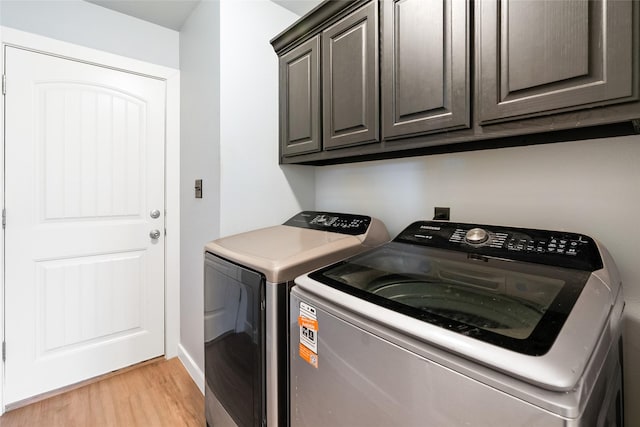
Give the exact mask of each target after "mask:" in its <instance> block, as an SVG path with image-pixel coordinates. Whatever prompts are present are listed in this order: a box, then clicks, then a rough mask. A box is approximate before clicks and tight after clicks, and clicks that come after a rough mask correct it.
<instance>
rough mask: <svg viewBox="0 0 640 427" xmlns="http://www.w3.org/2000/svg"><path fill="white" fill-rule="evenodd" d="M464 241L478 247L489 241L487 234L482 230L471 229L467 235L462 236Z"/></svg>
mask: <svg viewBox="0 0 640 427" xmlns="http://www.w3.org/2000/svg"><path fill="white" fill-rule="evenodd" d="M464 238H465V240H466V241H467V242H469V243H471V244H473V245H479V244H481V243H484V242H486V241H487V240H489V233H487V232H486V231H485V230H483V229H482V228H472V229H471V230H469V231H467V234H466V235H465V236H464Z"/></svg>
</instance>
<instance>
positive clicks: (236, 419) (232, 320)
mask: <svg viewBox="0 0 640 427" xmlns="http://www.w3.org/2000/svg"><path fill="white" fill-rule="evenodd" d="M388 240H389V234H388V233H387V230H386V228H385V226H384V224H382V222H380V221H379V220H377V219H375V218H371V217H369V216H364V215H351V214H344V213H333V212H311V211H305V212H301V213H299V214H298V215H295V216H294V217H293V218H291V219H290V220H288V221H287V222H285V223H284V224H283V225H276V226H273V227H267V228H262V229H258V230H253V231H249V232H246V233H241V234H236V235H233V236H229V237H224V238H221V239H217V240H215V241H213V242H211V243H209V244H207V245H206V247H205V273H204V278H205V284H204V333H205V339H204V351H205V406H206V418H207V424H208V425H210V426H214V425H215V426H227V425H238V426H242V427H245V426H265V425H267V426H286V425H287V424H288V421H287V414H288V409H287V384H288V381H287V372H288V370H287V343H288V334H287V331H288V327H287V325H288V297H289V290H290V288H291V286H292V285H293V279H294V278H295V277H296V276H298V275H300V274H303V273H306V272H308V271H311V270H314V269H316V268H319V267H322V266H325V265H328V264H331V263H333V262H336V261H338V260H340V259H343V258H346V257H349V256H351V255H355V254H357V253H360V252H362V251H365V250H367V249H370V248H372V247H375V246H377V245H380V244H382V243H384V242H386V241H388Z"/></svg>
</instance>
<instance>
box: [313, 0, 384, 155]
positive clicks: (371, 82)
mask: <svg viewBox="0 0 640 427" xmlns="http://www.w3.org/2000/svg"><path fill="white" fill-rule="evenodd" d="M378 86H379V80H378V4H377V3H375V2H371V3H369V4H368V5H366V6H364V7H362V8H360V9H358V10H356V11H355V12H353V13H351V14H350V15H348V16H347V17H346V18H343V19H342V20H341V21H339V22H337V23H335V24H334V25H332V26H331V27H329V28H327V29H326V30H324V31H323V32H322V88H323V90H322V105H323V132H324V139H323V142H324V148H327V149H330V148H336V147H344V146H349V145H356V144H363V143H368V142H377V141H378V140H379V125H378V123H379V119H378V117H379V113H378V105H379V101H378V99H379V95H378Z"/></svg>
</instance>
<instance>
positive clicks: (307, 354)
mask: <svg viewBox="0 0 640 427" xmlns="http://www.w3.org/2000/svg"><path fill="white" fill-rule="evenodd" d="M299 349H300V350H299V351H300V357H302V358H303V359H304V360H305V361H306V362H307V363H308V364H309V365H311V366H313V367H314V368H317V367H318V355H317V354H315V353H314V352H313V351H311V350H309V349H308V348H307V347H306V346H305V345H304V344H302V343H301V344H300V346H299Z"/></svg>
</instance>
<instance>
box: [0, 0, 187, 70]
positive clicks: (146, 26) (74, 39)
mask: <svg viewBox="0 0 640 427" xmlns="http://www.w3.org/2000/svg"><path fill="white" fill-rule="evenodd" d="M0 10H1V13H0V19H1V20H0V24H2V25H4V26H7V27H11V28H15V29H18V30H22V31H27V32H30V33H35V34H39V35H42V36H47V37H51V38H54V39H57V40H62V41H66V42H70V43H75V44H79V45H82V46H87V47H91V48H94V49H98V50H102V51H105V52H110V53H115V54H118V55H122V56H127V57H129V58H135V59H139V60H142V61H146V62H151V63H153V64H159V65H164V66H168V67H171V68H178V67H179V57H180V55H179V50H178V49H179V47H178V44H179V37H180V34H179V33H178V32H177V31H174V30H170V29H167V28H164V27H161V26H159V25H155V24H151V23H149V22H146V21H143V20H140V19H137V18H133V17H130V16H127V15H124V14H121V13H118V12H114V11H112V10H109V9H106V8H104V7H101V6H97V5H95V4H92V3H87V2H85V1H81V0H0Z"/></svg>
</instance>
